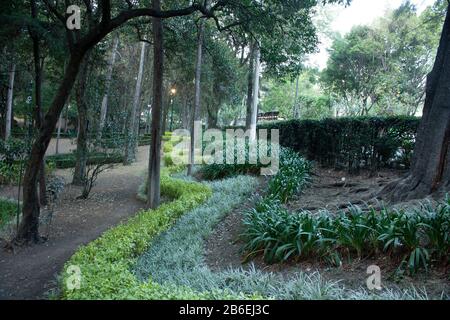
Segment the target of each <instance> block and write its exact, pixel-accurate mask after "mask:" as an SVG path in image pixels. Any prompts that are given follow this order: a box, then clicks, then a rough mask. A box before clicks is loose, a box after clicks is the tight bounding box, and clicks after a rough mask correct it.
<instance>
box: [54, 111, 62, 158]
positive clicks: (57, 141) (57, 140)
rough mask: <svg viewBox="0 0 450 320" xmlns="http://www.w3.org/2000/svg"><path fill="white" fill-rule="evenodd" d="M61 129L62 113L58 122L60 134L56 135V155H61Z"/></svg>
mask: <svg viewBox="0 0 450 320" xmlns="http://www.w3.org/2000/svg"><path fill="white" fill-rule="evenodd" d="M61 127H62V112H61V114H60V115H59V120H58V133H57V134H56V146H55V154H59V140H60V137H61Z"/></svg>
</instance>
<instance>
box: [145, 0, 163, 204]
mask: <svg viewBox="0 0 450 320" xmlns="http://www.w3.org/2000/svg"><path fill="white" fill-rule="evenodd" d="M152 4H153V9H154V10H160V9H161V1H160V0H152ZM152 20H153V21H152V25H153V105H152V134H151V136H152V139H151V145H150V157H149V165H148V188H147V189H148V196H147V199H148V206H149V207H150V208H157V207H158V206H159V203H160V197H161V186H160V176H161V121H162V102H163V101H162V100H163V75H164V51H163V50H164V47H163V26H162V20H161V19H160V18H153V19H152Z"/></svg>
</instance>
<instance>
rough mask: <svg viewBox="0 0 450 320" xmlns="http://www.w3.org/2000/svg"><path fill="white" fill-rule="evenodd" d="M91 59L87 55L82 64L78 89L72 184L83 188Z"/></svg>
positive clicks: (76, 93) (86, 149)
mask: <svg viewBox="0 0 450 320" xmlns="http://www.w3.org/2000/svg"><path fill="white" fill-rule="evenodd" d="M88 69H89V57H88V55H86V57H85V59H84V61H83V63H82V64H81V68H80V74H79V75H78V83H77V87H76V92H75V96H76V101H77V110H78V135H77V152H76V163H75V171H74V173H73V179H72V184H74V185H76V186H83V185H84V180H85V176H86V164H87V160H88V146H87V144H88V116H87V103H86V94H85V92H86V83H87V80H88V79H87V78H88Z"/></svg>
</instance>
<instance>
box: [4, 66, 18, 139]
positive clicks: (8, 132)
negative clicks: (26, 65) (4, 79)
mask: <svg viewBox="0 0 450 320" xmlns="http://www.w3.org/2000/svg"><path fill="white" fill-rule="evenodd" d="M15 75H16V64H15V63H13V65H12V67H11V70H10V71H9V85H8V98H7V101H6V121H5V140H8V138H9V137H10V136H11V128H12V119H13V114H12V106H13V93H14V78H15Z"/></svg>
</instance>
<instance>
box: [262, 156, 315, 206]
mask: <svg viewBox="0 0 450 320" xmlns="http://www.w3.org/2000/svg"><path fill="white" fill-rule="evenodd" d="M279 165H280V167H279V170H278V173H277V174H276V175H275V176H274V177H273V178H272V179H271V180H270V181H269V197H270V200H279V201H281V202H286V201H288V200H289V199H290V198H291V197H292V196H293V195H295V194H297V193H298V192H299V191H300V190H301V188H302V187H303V186H304V185H305V184H306V183H307V182H308V180H309V173H310V171H311V164H310V162H309V161H307V160H305V159H303V158H302V157H300V156H299V155H298V154H297V153H296V152H294V151H292V150H291V149H288V148H281V152H280V164H279Z"/></svg>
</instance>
